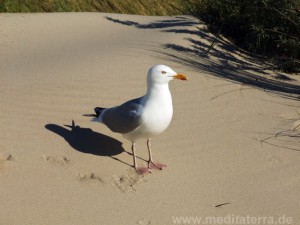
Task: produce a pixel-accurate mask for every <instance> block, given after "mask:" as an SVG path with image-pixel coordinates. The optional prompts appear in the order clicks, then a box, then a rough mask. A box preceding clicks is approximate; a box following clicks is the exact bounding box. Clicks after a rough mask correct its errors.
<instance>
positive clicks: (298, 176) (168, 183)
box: [0, 13, 300, 225]
mask: <svg viewBox="0 0 300 225" xmlns="http://www.w3.org/2000/svg"><path fill="white" fill-rule="evenodd" d="M0 27H1V29H0V52H1V53H0V79H1V82H0V94H1V98H0V107H1V109H0V124H1V125H0V183H1V187H0V202H1V203H0V224H1V225H2V224H3V225H41V224H43V225H70V224H72V225H79V224H80V225H82V224H87V225H96V224H97V225H99V224H107V225H116V224H128V225H129V224H138V225H149V224H154V225H171V224H209V223H208V222H207V221H206V222H203V220H204V219H205V218H207V217H213V218H218V217H219V218H223V219H224V218H226V217H227V218H228V217H230V218H231V219H232V218H236V216H240V217H247V216H249V217H251V218H259V217H270V218H273V219H274V221H276V222H278V219H280V218H281V220H283V219H282V218H283V217H285V219H287V218H288V219H289V218H290V219H292V222H291V223H289V222H287V221H285V223H284V224H295V225H296V224H299V223H300V215H299V207H300V203H299V197H300V188H299V187H300V145H299V143H300V141H299V130H300V126H298V125H299V124H300V122H299V119H300V116H299V113H300V109H299V106H300V104H299V96H300V91H299V90H300V88H299V87H300V79H299V76H296V75H287V74H283V73H280V72H275V71H273V70H272V69H271V67H270V65H268V64H264V63H261V60H259V59H258V58H253V57H252V56H250V55H248V54H247V53H245V52H243V51H242V50H239V49H238V48H236V47H234V46H233V45H231V44H230V43H229V42H228V41H226V40H223V41H218V42H217V43H216V45H214V47H213V49H210V50H209V46H210V45H211V43H212V41H214V40H215V39H214V36H213V35H212V34H211V33H209V31H208V30H207V28H206V26H205V25H203V24H201V23H200V22H199V21H197V20H196V19H194V18H191V17H188V16H177V17H150V16H132V15H118V14H105V13H51V14H0ZM207 51H209V52H208V54H205V53H207ZM155 64H165V65H168V66H170V67H171V68H173V69H174V70H175V71H177V72H178V73H183V74H186V75H187V76H188V78H189V80H188V81H186V82H181V81H173V82H171V84H170V90H171V93H172V97H173V107H174V116H173V120H172V123H171V125H170V127H169V128H168V130H167V131H166V132H164V133H163V134H161V135H160V136H158V137H155V138H153V139H152V148H153V154H154V155H153V156H154V158H155V160H156V161H158V162H161V163H165V164H167V168H165V169H164V170H162V171H158V170H155V171H153V173H151V174H148V175H145V176H140V175H137V174H136V173H135V171H134V170H133V168H132V155H131V149H130V148H131V143H130V142H129V141H128V140H126V139H124V138H123V137H122V136H121V135H120V134H116V133H113V132H111V131H110V130H109V129H108V128H107V127H105V126H104V125H102V124H99V123H94V122H91V121H90V118H87V117H84V116H82V115H83V114H86V113H93V108H94V107H95V106H102V107H112V106H115V105H118V104H120V103H123V102H124V101H127V100H129V99H132V98H136V97H140V96H142V95H144V93H145V91H146V74H147V71H148V69H149V68H150V67H151V66H152V65H155ZM137 154H138V163H139V164H146V161H145V160H147V147H146V141H139V142H138V143H137ZM181 217H182V218H194V219H195V218H201V219H203V220H202V221H201V223H200V222H199V221H198V222H199V223H196V222H197V221H192V220H191V221H189V223H184V222H183V221H179V220H178V218H179V219H180V218H181ZM289 221H290V220H289ZM225 222H226V221H223V222H222V223H219V224H226V223H225ZM211 224H217V223H216V222H215V223H211ZM227 224H229V223H227ZM230 224H238V223H237V222H232V221H231V222H230ZM249 224H250V223H249ZM253 224H263V223H262V222H260V223H257V222H256V223H253ZM265 224H271V223H265ZM277 224H279V223H277Z"/></svg>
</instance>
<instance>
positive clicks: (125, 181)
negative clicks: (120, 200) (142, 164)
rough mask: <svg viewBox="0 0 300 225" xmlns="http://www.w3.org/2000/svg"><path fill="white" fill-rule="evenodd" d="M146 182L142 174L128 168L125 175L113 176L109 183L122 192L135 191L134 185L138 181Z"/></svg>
mask: <svg viewBox="0 0 300 225" xmlns="http://www.w3.org/2000/svg"><path fill="white" fill-rule="evenodd" d="M142 182H146V180H145V179H144V176H142V175H139V174H137V173H136V172H135V171H134V170H130V171H129V173H128V174H127V175H120V176H113V179H112V182H111V184H112V185H113V186H115V187H116V188H117V189H118V190H119V191H121V192H123V193H127V192H131V191H136V189H135V186H136V185H137V184H139V183H142Z"/></svg>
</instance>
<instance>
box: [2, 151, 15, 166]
mask: <svg viewBox="0 0 300 225" xmlns="http://www.w3.org/2000/svg"><path fill="white" fill-rule="evenodd" d="M12 160H13V157H12V155H11V154H9V153H6V152H0V169H2V168H3V166H4V164H5V162H8V161H12Z"/></svg>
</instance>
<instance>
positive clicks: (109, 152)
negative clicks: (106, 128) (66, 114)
mask: <svg viewBox="0 0 300 225" xmlns="http://www.w3.org/2000/svg"><path fill="white" fill-rule="evenodd" d="M45 128H46V129H47V130H50V131H52V132H53V133H55V134H57V135H59V136H61V137H63V138H64V139H65V140H66V141H67V142H68V143H69V145H70V146H71V147H72V148H73V149H75V150H76V151H79V152H82V153H87V154H93V155H97V156H108V157H110V158H112V159H114V160H116V161H119V162H121V163H123V164H126V165H128V166H130V167H131V165H130V164H128V163H126V162H124V161H122V160H120V159H118V158H116V157H115V156H116V155H119V154H121V153H123V152H125V153H127V154H130V153H129V152H127V151H125V150H124V148H123V147H122V142H120V141H118V140H116V139H114V138H112V137H109V136H106V135H104V134H101V133H98V132H95V131H93V130H92V129H90V128H83V127H80V126H78V125H75V122H74V121H72V125H64V126H59V125H57V124H46V125H45Z"/></svg>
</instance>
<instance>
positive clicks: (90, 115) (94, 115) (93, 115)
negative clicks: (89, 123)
mask: <svg viewBox="0 0 300 225" xmlns="http://www.w3.org/2000/svg"><path fill="white" fill-rule="evenodd" d="M82 115H83V116H87V117H97V115H96V114H82Z"/></svg>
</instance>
